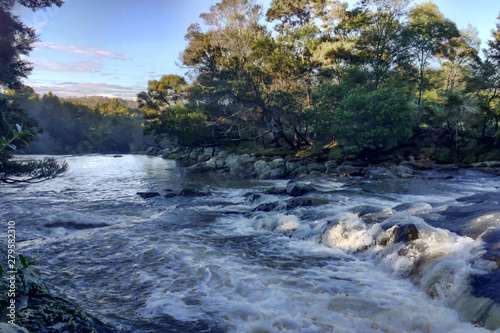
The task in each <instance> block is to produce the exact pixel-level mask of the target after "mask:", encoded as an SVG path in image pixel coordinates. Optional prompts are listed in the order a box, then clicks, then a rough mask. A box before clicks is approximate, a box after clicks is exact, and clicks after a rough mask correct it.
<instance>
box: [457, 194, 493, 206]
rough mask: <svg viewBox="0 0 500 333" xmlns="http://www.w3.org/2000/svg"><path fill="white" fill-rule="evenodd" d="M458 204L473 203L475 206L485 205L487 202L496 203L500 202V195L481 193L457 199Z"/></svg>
mask: <svg viewBox="0 0 500 333" xmlns="http://www.w3.org/2000/svg"><path fill="white" fill-rule="evenodd" d="M456 201H458V202H466V203H473V204H478V203H483V202H486V201H496V202H500V195H499V194H496V195H495V194H492V193H480V194H474V195H470V196H466V197H461V198H458V199H456Z"/></svg>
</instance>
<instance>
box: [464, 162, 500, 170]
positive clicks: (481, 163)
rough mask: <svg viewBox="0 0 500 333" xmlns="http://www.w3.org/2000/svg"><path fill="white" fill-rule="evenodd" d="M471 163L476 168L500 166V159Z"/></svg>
mask: <svg viewBox="0 0 500 333" xmlns="http://www.w3.org/2000/svg"><path fill="white" fill-rule="evenodd" d="M471 165H472V166H473V167H476V168H478V167H487V168H498V167H500V161H485V162H478V163H472V164H471Z"/></svg>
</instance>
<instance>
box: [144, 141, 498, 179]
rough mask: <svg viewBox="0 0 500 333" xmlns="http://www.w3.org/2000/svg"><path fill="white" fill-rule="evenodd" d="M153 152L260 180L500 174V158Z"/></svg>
mask: <svg viewBox="0 0 500 333" xmlns="http://www.w3.org/2000/svg"><path fill="white" fill-rule="evenodd" d="M147 154H149V155H156V156H162V157H163V158H170V159H176V160H177V161H178V162H179V164H180V165H181V166H183V167H185V173H186V174H197V173H203V172H207V171H210V172H216V173H217V174H219V175H221V176H228V177H232V176H233V177H238V178H259V179H294V178H297V177H300V176H304V175H316V176H326V175H329V176H337V177H345V176H361V177H363V178H365V179H371V180H384V179H396V178H423V177H429V174H428V172H425V171H456V170H459V169H461V168H470V169H472V170H478V171H483V172H487V173H492V174H496V175H500V161H485V162H478V163H473V164H463V163H462V164H438V163H436V162H434V161H415V160H409V161H402V162H386V163H380V164H371V163H369V162H366V161H360V160H356V161H335V160H330V161H325V160H324V159H322V158H320V157H308V158H298V157H295V156H287V157H285V158H283V157H278V156H275V157H258V156H256V155H255V154H236V153H229V152H227V151H225V150H224V149H222V148H220V147H208V148H180V147H177V148H169V149H164V150H158V149H149V150H148V151H147Z"/></svg>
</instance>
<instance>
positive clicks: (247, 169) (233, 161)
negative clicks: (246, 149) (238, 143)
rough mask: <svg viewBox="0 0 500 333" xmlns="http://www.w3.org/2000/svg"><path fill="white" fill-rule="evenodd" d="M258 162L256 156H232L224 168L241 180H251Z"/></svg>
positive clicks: (227, 159)
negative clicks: (255, 164)
mask: <svg viewBox="0 0 500 333" xmlns="http://www.w3.org/2000/svg"><path fill="white" fill-rule="evenodd" d="M256 161H257V158H255V157H254V156H248V155H238V154H230V155H229V156H228V157H227V158H226V161H225V163H224V167H227V168H229V174H230V175H231V176H238V177H240V178H250V177H251V176H252V175H253V172H254V170H253V165H254V163H255V162H256Z"/></svg>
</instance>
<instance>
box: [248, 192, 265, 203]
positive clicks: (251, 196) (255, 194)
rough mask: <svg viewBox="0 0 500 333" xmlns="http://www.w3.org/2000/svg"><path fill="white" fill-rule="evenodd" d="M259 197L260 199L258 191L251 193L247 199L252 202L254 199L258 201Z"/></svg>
mask: <svg viewBox="0 0 500 333" xmlns="http://www.w3.org/2000/svg"><path fill="white" fill-rule="evenodd" d="M260 199H262V195H260V194H258V193H251V194H250V195H249V196H248V197H247V201H249V202H251V203H254V202H255V201H259V200H260Z"/></svg>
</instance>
